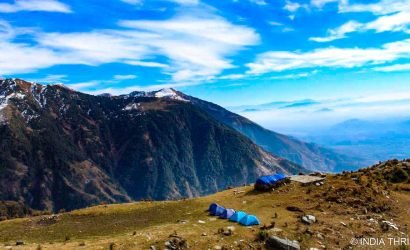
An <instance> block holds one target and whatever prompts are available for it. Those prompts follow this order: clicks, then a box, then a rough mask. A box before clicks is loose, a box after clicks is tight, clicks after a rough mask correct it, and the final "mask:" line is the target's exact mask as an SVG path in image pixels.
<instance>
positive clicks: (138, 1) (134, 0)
mask: <svg viewBox="0 0 410 250" xmlns="http://www.w3.org/2000/svg"><path fill="white" fill-rule="evenodd" d="M121 2H124V3H127V4H134V5H137V4H142V0H121Z"/></svg>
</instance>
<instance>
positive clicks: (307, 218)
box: [302, 215, 316, 225]
mask: <svg viewBox="0 0 410 250" xmlns="http://www.w3.org/2000/svg"><path fill="white" fill-rule="evenodd" d="M302 222H304V223H306V224H308V225H312V224H313V223H315V222H316V217H315V216H313V215H305V216H303V217H302Z"/></svg>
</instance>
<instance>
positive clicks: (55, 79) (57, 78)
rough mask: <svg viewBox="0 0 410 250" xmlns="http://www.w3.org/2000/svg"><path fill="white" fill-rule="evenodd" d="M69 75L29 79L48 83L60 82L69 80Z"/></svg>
mask: <svg viewBox="0 0 410 250" xmlns="http://www.w3.org/2000/svg"><path fill="white" fill-rule="evenodd" d="M67 77H68V76H67V75H47V76H45V77H43V78H35V79H29V81H30V82H38V83H42V84H48V83H58V82H60V83H61V82H66V81H68V80H67Z"/></svg>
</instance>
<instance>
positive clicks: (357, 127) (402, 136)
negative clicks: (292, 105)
mask: <svg viewBox="0 0 410 250" xmlns="http://www.w3.org/2000/svg"><path fill="white" fill-rule="evenodd" d="M302 138H303V139H305V140H308V141H313V142H316V143H319V144H321V145H325V146H326V147H330V148H333V149H334V150H337V151H338V152H342V153H345V154H349V155H352V156H356V157H359V158H361V159H363V163H364V164H368V165H370V164H374V163H375V162H378V161H384V160H388V159H392V158H397V159H404V158H408V157H410V122H409V120H406V119H385V120H376V121H370V120H363V119H350V120H346V121H344V122H341V123H338V124H336V125H334V126H331V127H329V128H327V129H322V130H318V131H315V132H313V133H311V134H309V135H308V136H305V137H302Z"/></svg>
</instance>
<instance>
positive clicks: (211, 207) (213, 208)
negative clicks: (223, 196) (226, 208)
mask: <svg viewBox="0 0 410 250" xmlns="http://www.w3.org/2000/svg"><path fill="white" fill-rule="evenodd" d="M217 206H219V205H218V203H212V204H211V205H209V208H208V212H210V213H211V212H212V211H215V209H216V207H217Z"/></svg>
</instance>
